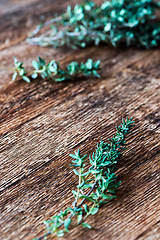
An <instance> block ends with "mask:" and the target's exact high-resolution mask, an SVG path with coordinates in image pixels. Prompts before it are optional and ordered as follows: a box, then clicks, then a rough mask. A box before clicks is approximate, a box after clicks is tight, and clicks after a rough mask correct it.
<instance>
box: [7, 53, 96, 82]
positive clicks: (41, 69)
mask: <svg viewBox="0 0 160 240" xmlns="http://www.w3.org/2000/svg"><path fill="white" fill-rule="evenodd" d="M14 65H15V68H14V74H13V76H12V80H13V81H15V80H16V79H17V78H21V79H23V80H24V81H26V82H28V83H29V82H30V81H31V79H35V78H37V77H38V76H41V77H42V78H47V79H51V80H54V81H56V82H62V81H65V80H71V79H74V78H76V77H78V76H93V77H100V75H99V74H98V72H97V70H98V69H99V66H100V60H98V61H95V62H93V60H92V59H88V60H87V61H86V62H85V63H82V62H81V63H80V64H78V63H77V62H71V63H70V64H68V65H67V66H66V69H65V70H62V69H61V68H60V65H59V62H56V61H55V60H52V61H51V62H49V63H48V64H46V62H45V60H44V59H42V58H41V57H38V61H35V60H33V61H32V66H33V68H34V70H32V71H27V70H26V69H25V68H24V66H23V63H22V62H18V61H17V58H14Z"/></svg>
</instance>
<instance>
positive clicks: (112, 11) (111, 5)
mask: <svg viewBox="0 0 160 240" xmlns="http://www.w3.org/2000/svg"><path fill="white" fill-rule="evenodd" d="M156 10H160V3H159V2H158V1H157V2H156V1H153V0H139V1H137V0H132V1H130V0H110V1H109V0H107V1H104V3H102V4H101V5H99V6H98V5H96V4H95V3H94V2H93V1H89V0H86V1H84V2H83V3H82V4H80V5H78V4H77V5H75V7H74V8H73V9H72V8H71V6H68V8H67V11H66V13H64V14H62V15H61V16H59V17H56V18H53V19H51V20H50V21H48V22H46V23H45V24H41V25H39V26H38V27H37V29H36V30H35V31H34V32H33V33H32V35H30V37H28V39H27V42H28V43H30V44H35V45H41V46H53V47H59V46H68V47H72V48H74V49H75V48H77V47H85V46H86V45H88V44H90V43H94V44H95V45H98V44H100V43H101V42H104V43H107V44H111V45H113V46H114V47H116V46H118V45H126V46H130V45H135V46H138V47H145V48H147V49H148V48H152V47H155V46H157V45H159V43H160V22H158V21H157V19H156ZM46 26H50V30H48V31H46V32H44V33H43V34H41V35H39V36H37V37H36V36H35V35H36V34H37V33H38V32H39V31H40V30H41V28H44V27H46Z"/></svg>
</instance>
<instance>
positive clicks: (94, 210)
mask: <svg viewBox="0 0 160 240" xmlns="http://www.w3.org/2000/svg"><path fill="white" fill-rule="evenodd" d="M98 210H99V208H97V207H94V208H92V210H90V213H91V214H92V215H94V214H96V213H97V212H98Z"/></svg>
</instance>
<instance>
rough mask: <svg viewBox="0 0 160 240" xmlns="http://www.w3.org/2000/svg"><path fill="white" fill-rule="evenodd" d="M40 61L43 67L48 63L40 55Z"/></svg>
mask: <svg viewBox="0 0 160 240" xmlns="http://www.w3.org/2000/svg"><path fill="white" fill-rule="evenodd" d="M38 61H39V63H40V65H41V66H42V67H43V66H45V65H46V63H45V61H44V59H43V58H41V57H38Z"/></svg>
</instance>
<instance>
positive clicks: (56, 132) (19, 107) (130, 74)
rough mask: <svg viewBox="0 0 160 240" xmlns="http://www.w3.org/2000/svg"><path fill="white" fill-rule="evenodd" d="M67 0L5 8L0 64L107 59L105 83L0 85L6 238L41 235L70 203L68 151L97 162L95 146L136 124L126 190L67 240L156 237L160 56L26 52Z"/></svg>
mask: <svg viewBox="0 0 160 240" xmlns="http://www.w3.org/2000/svg"><path fill="white" fill-rule="evenodd" d="M74 2H76V1H67V0H66V1H64V0H57V1H56V0H45V1H44V0H23V1H22V0H1V1H0V33H1V34H0V62H1V65H5V66H8V65H9V66H10V65H12V64H13V56H16V57H17V58H18V60H20V61H23V62H24V63H25V65H26V66H27V67H30V66H31V61H32V60H33V59H36V58H37V56H41V57H43V58H44V59H45V60H47V61H49V60H51V59H53V58H54V59H56V60H58V61H60V63H61V64H62V66H64V65H65V64H67V63H69V62H70V61H73V60H76V61H79V62H80V61H85V60H86V59H87V58H89V57H90V58H93V59H94V60H98V59H99V58H100V59H101V61H102V68H101V78H100V79H93V78H89V79H84V78H80V79H77V80H75V81H72V82H64V83H59V84H57V83H55V82H51V81H49V80H40V79H38V80H34V81H33V82H32V83H30V84H27V83H26V82H24V81H19V82H15V83H11V71H8V70H7V69H3V68H2V69H1V77H0V108H1V114H0V123H1V124H0V126H1V127H0V174H1V175H0V176H1V183H0V194H1V197H0V206H1V207H0V209H1V214H0V226H1V227H0V236H1V237H0V239H1V240H12V239H13V240H16V239H18V240H19V239H23V240H30V239H32V238H33V237H36V236H41V235H42V234H43V223H42V221H43V220H44V219H48V218H50V217H51V216H53V215H54V214H55V213H57V212H59V210H60V209H64V208H65V207H66V206H68V205H70V204H71V202H72V193H71V190H72V189H74V188H75V187H76V183H77V178H76V177H75V176H74V174H73V171H72V168H71V167H70V163H71V158H70V157H69V154H70V153H73V152H74V151H75V150H77V149H78V148H80V149H81V151H82V152H83V153H87V154H91V153H92V152H93V151H94V150H95V148H96V144H97V142H99V141H100V140H107V139H108V138H109V137H111V136H112V134H113V133H115V126H116V125H118V124H119V123H120V122H121V119H122V118H125V117H126V116H129V117H131V116H133V117H134V119H135V121H136V127H135V128H134V129H133V133H132V134H129V135H128V138H127V140H128V148H127V151H125V152H124V154H123V156H122V157H121V158H120V160H119V163H118V172H117V174H118V175H119V179H120V180H121V181H122V184H121V186H120V188H119V190H118V192H117V198H116V199H115V200H113V201H111V202H110V203H109V204H108V205H105V206H103V207H102V208H101V209H100V211H99V213H98V214H96V215H94V216H91V217H90V218H89V219H88V223H90V224H91V225H92V226H93V229H91V230H88V229H82V228H81V227H77V228H75V229H74V230H72V231H71V232H70V233H69V234H67V235H66V237H65V238H64V239H69V240H70V239H76V240H77V239H78V240H86V239H87V240H90V239H94V240H102V239H104V240H128V239H130V240H144V239H145V240H159V239H160V182H159V174H160V170H159V169H160V163H159V162H160V144H159V142H160V49H154V50H149V51H147V50H138V49H136V48H134V49H133V48H128V49H113V48H112V47H108V46H100V47H94V46H90V47H88V48H87V49H83V50H77V51H73V50H70V49H65V50H64V49H50V48H41V47H38V46H30V45H28V44H27V43H25V38H26V36H27V34H28V32H30V31H31V30H33V29H34V28H35V26H36V25H37V24H38V23H39V21H40V17H41V16H42V15H44V16H46V18H47V19H49V17H51V16H53V14H54V13H56V12H59V13H60V12H62V11H63V10H64V9H65V8H66V6H67V5H68V4H69V3H74Z"/></svg>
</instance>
